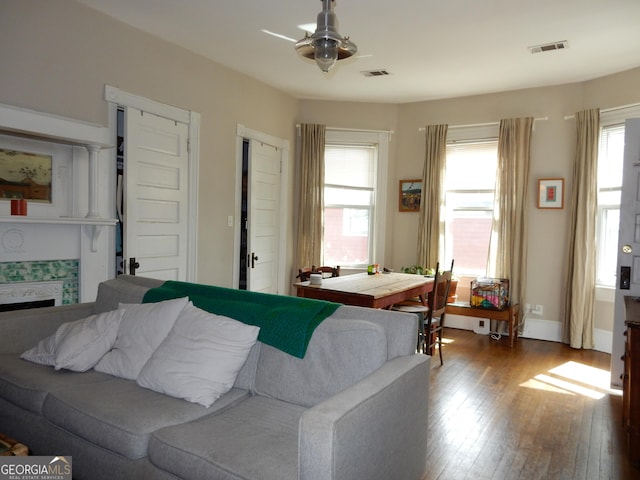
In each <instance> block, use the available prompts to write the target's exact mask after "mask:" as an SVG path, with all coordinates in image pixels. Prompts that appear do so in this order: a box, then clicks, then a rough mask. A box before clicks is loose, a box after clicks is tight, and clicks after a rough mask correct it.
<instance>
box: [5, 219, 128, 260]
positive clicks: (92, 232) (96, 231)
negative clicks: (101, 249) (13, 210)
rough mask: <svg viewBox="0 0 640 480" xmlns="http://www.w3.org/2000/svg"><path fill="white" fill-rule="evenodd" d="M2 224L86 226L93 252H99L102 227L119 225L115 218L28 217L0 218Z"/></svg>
mask: <svg viewBox="0 0 640 480" xmlns="http://www.w3.org/2000/svg"><path fill="white" fill-rule="evenodd" d="M1 223H14V224H16V223H17V224H32V225H84V226H86V228H87V229H88V232H89V236H90V237H91V251H92V252H94V253H95V252H97V251H98V238H99V237H100V233H102V227H113V226H115V225H116V224H117V223H118V220H117V219H115V218H93V217H28V216H26V215H10V216H8V217H7V216H6V215H5V216H0V224H1Z"/></svg>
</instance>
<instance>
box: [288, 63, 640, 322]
mask: <svg viewBox="0 0 640 480" xmlns="http://www.w3.org/2000/svg"><path fill="white" fill-rule="evenodd" d="M639 84H640V69H635V70H631V71H628V72H624V73H620V74H616V75H611V76H608V77H603V78H600V79H596V80H592V81H588V82H583V83H576V84H569V85H560V86H552V87H546V88H535V89H526V90H518V91H513V92H502V93H497V94H491V95H480V96H470V97H461V98H454V99H447V100H438V101H428V102H418V103H407V104H401V105H398V106H397V107H396V108H393V106H391V105H370V104H353V103H349V104H340V103H337V104H336V103H331V102H318V101H301V102H300V114H299V117H298V120H300V121H308V122H316V123H326V124H327V125H332V126H342V127H350V128H373V129H392V130H395V134H394V135H393V141H392V144H391V145H392V147H391V152H390V166H389V178H388V186H389V188H390V190H389V192H390V193H389V205H388V206H387V211H388V217H387V247H388V248H387V255H386V262H385V264H386V265H387V266H390V267H392V268H395V269H399V268H400V267H402V266H404V265H409V264H413V263H415V261H416V241H415V239H416V236H417V230H418V216H417V214H411V213H399V212H398V211H397V205H396V204H397V198H396V196H397V188H398V181H399V180H400V179H406V178H420V177H421V175H422V165H423V159H424V134H423V133H421V132H419V130H418V129H419V128H421V127H424V126H425V125H429V124H438V123H447V124H449V125H467V124H475V123H486V122H496V121H499V120H500V119H502V118H509V117H518V116H533V117H536V118H544V117H546V118H547V120H545V121H537V122H536V123H535V127H534V128H535V130H534V133H533V143H532V150H531V167H530V178H531V180H530V184H529V193H528V198H529V209H528V215H529V262H528V264H529V268H528V274H527V289H526V301H527V302H528V303H531V304H532V305H536V304H538V305H543V306H544V315H542V316H541V317H538V318H539V319H543V320H550V321H553V322H560V321H561V318H562V315H563V298H564V286H563V278H564V275H565V270H564V259H565V255H566V252H567V244H566V243H567V223H568V221H569V210H568V208H566V207H565V209H563V210H562V211H553V210H539V209H537V208H536V206H535V205H536V189H535V187H536V185H537V179H538V178H545V177H563V178H565V182H566V191H565V204H567V203H568V200H569V198H570V195H571V175H572V167H571V163H572V161H573V155H574V141H575V140H574V136H575V125H574V121H573V120H565V119H564V117H565V116H568V115H573V114H574V113H575V112H577V111H580V110H583V109H585V108H591V107H595V106H598V107H600V108H603V109H606V108H612V107H618V106H622V105H628V104H632V103H638V102H640V89H638V88H637V85H639ZM596 307H597V308H596V310H597V312H596V313H597V318H596V328H599V329H603V330H606V331H610V330H611V328H612V324H613V313H612V304H607V303H605V302H598V304H597V306H596Z"/></svg>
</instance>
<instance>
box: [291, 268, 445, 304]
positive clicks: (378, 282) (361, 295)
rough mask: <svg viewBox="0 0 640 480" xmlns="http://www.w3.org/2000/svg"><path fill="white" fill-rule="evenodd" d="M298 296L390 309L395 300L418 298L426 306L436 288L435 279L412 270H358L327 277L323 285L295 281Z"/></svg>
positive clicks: (396, 301) (323, 280)
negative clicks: (369, 271) (363, 271)
mask: <svg viewBox="0 0 640 480" xmlns="http://www.w3.org/2000/svg"><path fill="white" fill-rule="evenodd" d="M294 285H295V287H296V290H297V295H298V297H305V298H315V299H316V300H327V301H330V302H336V303H344V304H345V305H356V306H359V307H370V308H391V306H393V305H395V304H396V303H400V302H402V301H403V300H407V299H409V298H414V297H419V298H420V300H421V302H422V303H423V304H424V305H427V294H428V293H429V292H430V291H431V289H432V288H433V278H428V277H424V276H422V275H412V274H409V273H395V272H391V273H379V274H376V275H369V274H367V273H356V274H354V275H344V276H342V277H333V278H324V279H322V284H320V285H313V284H311V282H309V281H307V282H298V283H296V284H294Z"/></svg>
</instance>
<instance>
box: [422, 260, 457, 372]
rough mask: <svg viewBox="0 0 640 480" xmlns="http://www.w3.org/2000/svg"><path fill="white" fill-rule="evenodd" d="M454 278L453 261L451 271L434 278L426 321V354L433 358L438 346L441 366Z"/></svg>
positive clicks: (440, 273) (437, 273) (438, 274)
mask: <svg viewBox="0 0 640 480" xmlns="http://www.w3.org/2000/svg"><path fill="white" fill-rule="evenodd" d="M452 276H453V260H452V261H451V269H450V270H447V271H444V272H438V271H437V270H436V275H435V277H434V278H433V289H432V290H431V292H429V295H428V298H429V300H428V303H429V311H428V312H427V318H426V319H425V326H424V331H425V340H426V341H425V344H424V345H425V347H426V349H425V350H426V351H425V353H428V354H429V355H432V356H433V349H434V348H435V346H436V345H438V355H439V357H440V365H443V361H442V331H443V330H444V317H445V310H446V308H447V300H448V298H449V288H450V287H451V277H452Z"/></svg>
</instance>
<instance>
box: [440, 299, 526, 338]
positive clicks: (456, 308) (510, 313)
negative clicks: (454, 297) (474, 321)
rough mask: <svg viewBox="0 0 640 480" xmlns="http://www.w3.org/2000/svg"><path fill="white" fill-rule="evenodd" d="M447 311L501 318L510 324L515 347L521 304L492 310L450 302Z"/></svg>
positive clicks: (470, 315) (469, 315)
mask: <svg viewBox="0 0 640 480" xmlns="http://www.w3.org/2000/svg"><path fill="white" fill-rule="evenodd" d="M446 312H447V313H449V314H451V315H465V316H467V317H480V318H487V319H489V320H499V321H502V322H507V323H508V324H509V346H510V347H511V348H513V342H514V341H515V340H516V339H517V337H518V325H519V324H520V304H519V303H515V304H513V305H509V306H508V307H507V308H505V309H504V310H490V309H488V308H479V307H472V306H471V305H470V304H468V303H458V302H456V303H449V304H448V305H447V310H446Z"/></svg>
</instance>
